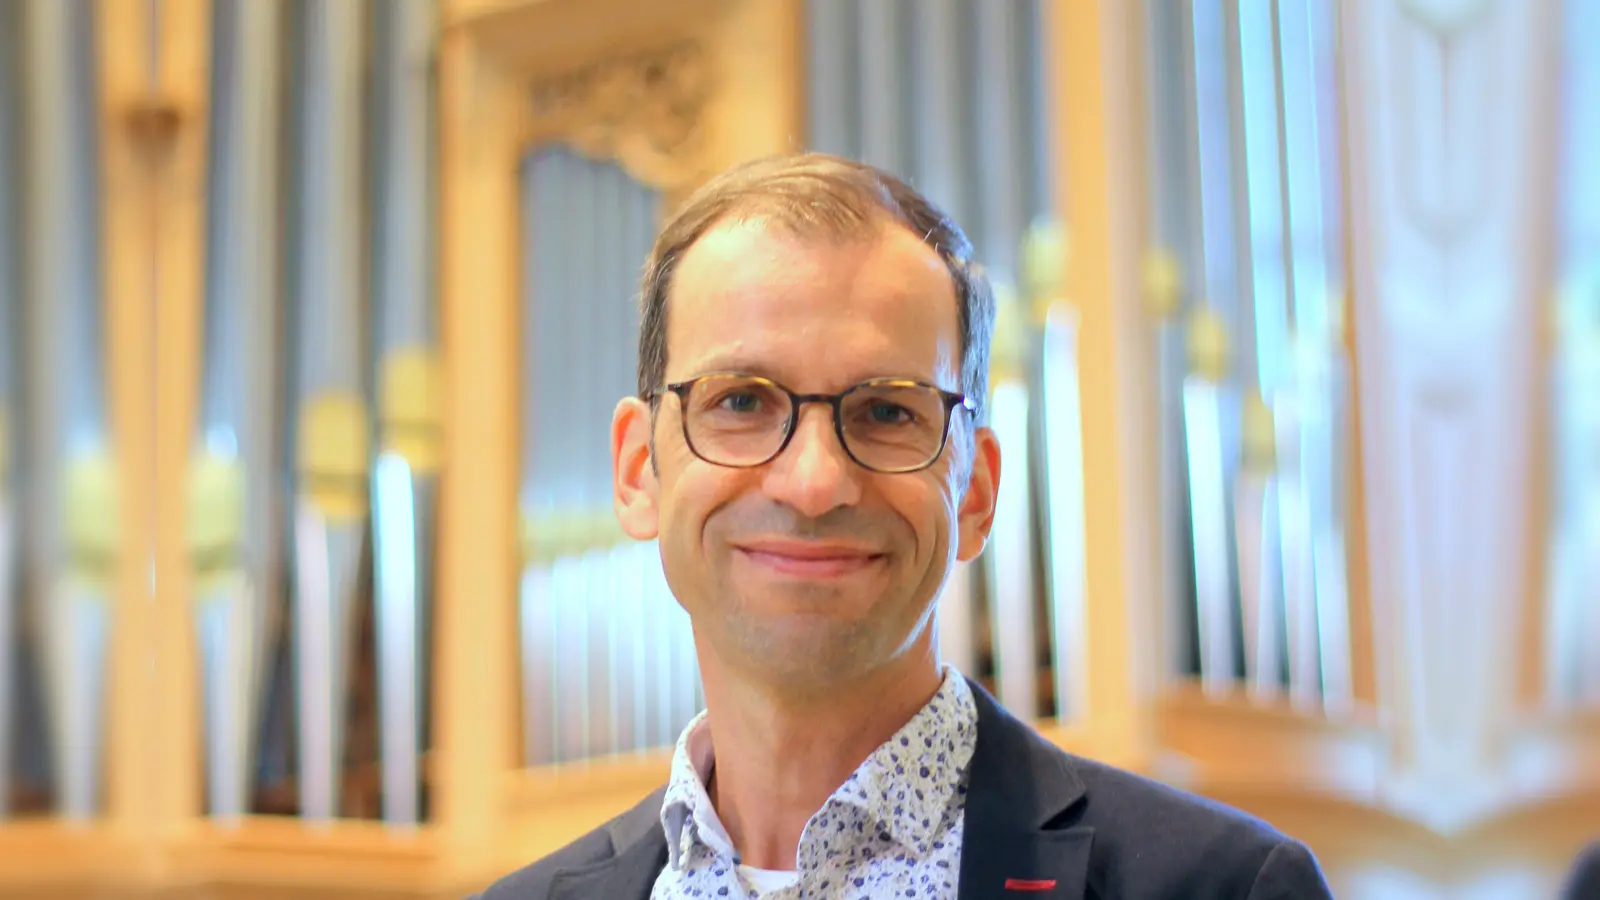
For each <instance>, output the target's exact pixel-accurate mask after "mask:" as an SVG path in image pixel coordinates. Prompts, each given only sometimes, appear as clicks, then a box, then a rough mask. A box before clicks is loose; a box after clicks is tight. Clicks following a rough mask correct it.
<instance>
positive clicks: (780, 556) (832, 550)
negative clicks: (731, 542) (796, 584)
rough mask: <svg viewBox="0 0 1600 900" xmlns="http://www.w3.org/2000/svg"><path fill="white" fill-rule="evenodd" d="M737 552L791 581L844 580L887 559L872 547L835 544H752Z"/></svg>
mask: <svg viewBox="0 0 1600 900" xmlns="http://www.w3.org/2000/svg"><path fill="white" fill-rule="evenodd" d="M735 549H736V550H738V552H739V553H740V554H741V555H743V556H744V557H745V558H746V559H748V560H750V561H751V562H753V563H755V564H756V565H758V566H761V567H762V568H764V569H767V570H768V571H771V572H773V573H775V574H778V575H782V576H785V577H788V578H817V579H825V578H844V577H846V576H849V575H854V574H856V573H858V572H861V571H863V570H865V569H868V568H870V567H872V566H874V565H876V564H877V563H878V562H879V561H880V560H881V559H883V554H882V553H878V552H876V551H874V550H872V549H871V548H869V547H862V546H859V545H855V544H843V543H837V542H831V541H794V540H770V541H751V542H749V543H742V544H738V545H736V547H735Z"/></svg>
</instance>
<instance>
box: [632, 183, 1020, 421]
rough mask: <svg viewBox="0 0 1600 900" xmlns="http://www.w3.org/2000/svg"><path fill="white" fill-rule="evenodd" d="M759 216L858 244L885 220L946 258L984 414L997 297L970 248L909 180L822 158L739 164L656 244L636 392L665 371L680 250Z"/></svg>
mask: <svg viewBox="0 0 1600 900" xmlns="http://www.w3.org/2000/svg"><path fill="white" fill-rule="evenodd" d="M743 218H761V219H764V220H766V221H768V222H771V223H773V224H775V225H777V226H779V227H782V228H785V229H788V230H789V231H791V232H792V233H794V234H797V235H800V236H803V237H810V236H818V237H826V238H856V237H864V236H867V235H869V234H871V232H872V230H873V229H875V228H876V227H878V226H879V225H880V224H881V223H883V222H884V221H885V220H887V221H890V222H895V223H898V224H900V225H903V226H905V227H906V228H907V229H909V230H910V231H911V232H912V233H914V234H917V235H919V236H921V238H922V241H923V243H925V244H927V245H928V246H929V247H930V248H932V249H933V250H934V252H936V253H938V254H939V258H940V259H942V260H944V264H945V267H946V268H947V269H949V271H950V279H951V281H952V282H953V283H954V286H955V294H956V306H957V312H958V314H959V320H960V327H961V390H962V391H963V392H964V393H965V394H966V395H967V396H968V397H970V398H972V400H973V402H974V403H975V404H976V409H975V414H974V418H975V420H976V421H977V422H978V423H979V424H982V423H985V422H986V421H987V416H988V394H989V344H990V342H991V339H992V337H993V335H994V318H995V301H994V292H993V291H992V289H991V288H990V286H989V280H988V278H987V277H986V276H985V275H984V274H983V269H982V267H981V266H979V265H977V264H976V263H975V262H974V260H973V258H972V242H971V241H969V240H967V236H966V234H965V233H963V232H962V230H961V227H960V226H959V225H957V224H956V223H955V222H954V221H953V220H952V219H951V218H950V217H949V216H947V215H946V214H945V213H944V211H943V210H941V209H939V208H938V207H937V206H935V205H934V204H933V203H932V202H931V201H929V200H928V198H926V197H924V196H922V195H921V194H920V193H918V192H917V191H916V190H915V189H914V188H912V187H911V186H910V185H908V184H906V183H905V182H904V181H902V180H900V179H899V178H896V177H895V176H893V175H890V174H889V173H887V172H884V171H882V170H880V169H876V168H873V167H872V166H868V165H865V164H862V163H858V162H855V161H853V160H849V159H845V158H843V157H838V156H831V155H828V154H823V153H806V154H799V155H794V156H774V157H767V158H764V159H758V160H755V161H753V162H749V163H746V164H744V165H741V166H736V167H734V168H732V169H729V170H728V171H726V172H723V173H722V174H720V175H718V176H717V177H715V178H713V179H712V180H711V181H710V182H708V183H707V184H705V185H704V186H702V187H701V188H700V189H699V190H698V191H696V192H695V193H694V194H693V195H692V196H691V197H690V198H689V199H688V201H687V202H685V203H684V205H683V207H682V208H681V209H679V210H678V212H677V213H676V214H675V215H674V216H673V217H672V219H671V220H670V221H669V222H668V223H667V225H666V227H664V228H663V229H662V230H661V234H660V236H659V237H657V238H656V242H655V246H654V248H652V250H651V252H650V259H649V261H648V262H647V263H646V264H645V274H644V284H643V288H642V290H641V291H640V307H641V308H640V327H639V395H640V396H641V397H648V396H650V394H651V392H652V391H654V390H656V389H658V388H660V387H661V384H662V381H663V379H664V378H665V377H666V370H667V300H668V296H669V292H670V291H671V289H672V276H673V272H674V271H675V270H676V268H677V265H678V262H679V260H681V259H682V258H683V254H684V253H685V252H686V251H687V250H688V249H689V247H690V246H692V245H693V244H694V242H695V241H697V240H699V239H700V236H701V235H703V234H705V233H706V232H707V231H709V230H710V229H711V228H712V227H713V226H715V225H717V224H720V223H722V222H724V221H727V220H730V219H743Z"/></svg>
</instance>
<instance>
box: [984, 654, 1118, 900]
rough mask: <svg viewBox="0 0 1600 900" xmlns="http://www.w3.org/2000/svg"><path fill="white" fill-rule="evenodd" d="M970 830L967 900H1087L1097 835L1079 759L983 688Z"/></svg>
mask: <svg viewBox="0 0 1600 900" xmlns="http://www.w3.org/2000/svg"><path fill="white" fill-rule="evenodd" d="M972 695H973V700H974V702H976V704H977V706H978V746H977V749H976V750H975V751H974V752H973V755H972V766H971V771H970V775H969V777H968V778H969V780H968V788H967V805H966V813H965V824H964V826H963V829H962V833H963V838H962V840H963V843H962V847H961V880H960V882H959V886H958V897H959V900H1081V898H1082V897H1083V895H1084V889H1085V882H1086V880H1087V878H1088V873H1089V849H1090V845H1091V844H1092V843H1093V840H1094V829H1093V828H1089V827H1087V826H1076V827H1074V825H1075V823H1076V821H1077V819H1078V818H1079V817H1080V814H1081V806H1082V805H1083V803H1084V802H1085V797H1084V786H1083V781H1082V780H1081V779H1079V778H1078V775H1077V773H1076V772H1074V771H1073V768H1072V763H1071V758H1070V757H1068V756H1067V754H1066V753H1064V752H1062V751H1061V750H1060V749H1059V748H1058V747H1056V746H1055V745H1054V744H1051V743H1050V742H1049V741H1046V740H1045V739H1044V738H1043V737H1041V736H1040V735H1039V733H1038V732H1037V731H1035V730H1034V729H1033V728H1032V727H1031V726H1029V725H1027V724H1025V723H1023V722H1021V721H1018V720H1017V719H1016V718H1015V717H1014V716H1012V715H1011V714H1010V713H1009V712H1007V711H1006V710H1005V709H1004V708H1002V707H1001V706H1000V704H999V703H997V702H996V701H995V699H994V698H993V697H992V696H990V695H989V693H988V692H987V691H985V690H984V689H983V688H982V687H981V686H980V685H978V684H977V683H975V682H974V683H972Z"/></svg>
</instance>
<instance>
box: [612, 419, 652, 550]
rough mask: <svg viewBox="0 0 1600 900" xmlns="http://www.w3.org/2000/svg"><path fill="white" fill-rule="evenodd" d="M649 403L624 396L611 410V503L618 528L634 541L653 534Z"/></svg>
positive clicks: (646, 538)
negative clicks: (615, 407) (614, 408)
mask: <svg viewBox="0 0 1600 900" xmlns="http://www.w3.org/2000/svg"><path fill="white" fill-rule="evenodd" d="M650 426H651V416H650V404H649V403H647V402H645V401H643V400H640V399H639V398H638V397H624V398H623V399H622V401H621V402H619V403H618V404H617V409H616V411H615V412H613V413H612V414H611V505H612V508H613V509H615V510H616V513H617V521H618V522H619V523H621V525H622V530H623V531H624V532H625V533H626V534H627V535H628V536H629V537H631V538H633V539H634V540H638V541H648V540H652V539H654V538H655V536H656V528H657V524H658V522H657V518H656V497H657V496H658V495H659V492H660V487H661V486H660V483H659V482H658V481H657V480H656V472H655V467H654V466H653V465H651V461H650Z"/></svg>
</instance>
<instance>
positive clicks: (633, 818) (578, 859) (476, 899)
mask: <svg viewBox="0 0 1600 900" xmlns="http://www.w3.org/2000/svg"><path fill="white" fill-rule="evenodd" d="M663 793H664V789H662V790H657V791H655V792H654V793H652V794H650V796H648V797H646V798H644V799H643V800H642V801H640V802H639V804H638V805H636V806H634V807H633V808H632V809H630V810H628V811H627V812H625V813H622V814H621V815H619V816H617V817H616V818H614V819H612V820H610V821H608V822H606V823H605V824H604V825H601V826H600V827H599V828H596V829H595V830H593V831H591V832H589V833H588V834H585V835H583V836H582V837H580V838H578V839H577V840H575V841H573V842H572V843H570V844H568V845H566V846H565V847H562V848H561V849H560V850H557V851H555V852H554V853H551V854H550V855H548V856H546V857H544V858H542V859H539V860H536V861H534V862H532V863H530V864H528V865H526V866H524V867H522V868H520V869H518V870H517V871H515V872H512V873H511V874H509V875H506V876H505V877H503V878H501V879H500V880H498V881H496V882H495V883H494V884H491V885H489V887H487V888H485V889H484V890H483V892H482V893H479V894H474V895H472V898H471V900H544V898H545V897H548V896H550V885H551V883H552V882H553V881H554V880H555V877H556V876H557V875H558V874H560V873H562V872H565V871H568V870H571V869H581V868H583V867H585V866H589V865H593V864H595V863H599V862H603V861H605V860H608V859H610V858H612V857H613V856H615V855H616V854H617V848H618V847H622V846H626V845H628V844H630V843H632V842H633V841H635V840H638V839H639V838H640V837H641V835H642V833H643V832H644V831H646V830H648V829H649V828H651V827H654V825H655V822H656V816H657V815H658V813H659V811H660V809H661V797H662V794H663Z"/></svg>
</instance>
